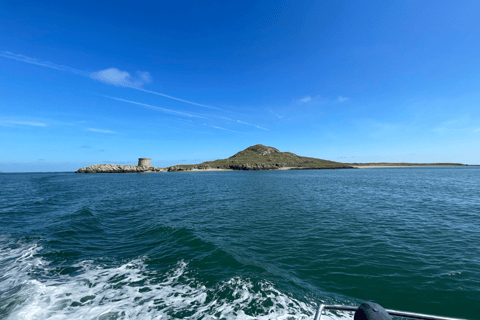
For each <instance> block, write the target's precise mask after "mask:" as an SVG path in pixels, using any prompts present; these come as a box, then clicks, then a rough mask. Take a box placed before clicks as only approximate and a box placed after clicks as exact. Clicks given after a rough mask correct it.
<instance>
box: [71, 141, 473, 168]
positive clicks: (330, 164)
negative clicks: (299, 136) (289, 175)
mask: <svg viewBox="0 0 480 320" xmlns="http://www.w3.org/2000/svg"><path fill="white" fill-rule="evenodd" d="M142 159H143V158H142ZM139 164H140V162H139ZM148 164H149V162H148ZM411 166H414V167H418V166H464V165H463V164H460V163H385V162H383V163H341V162H335V161H329V160H323V159H317V158H309V157H302V156H298V155H296V154H294V153H291V152H280V151H279V150H278V149H276V148H273V147H267V146H264V145H262V144H256V145H254V146H251V147H248V148H246V149H245V150H242V151H240V152H238V153H236V154H234V155H233V156H231V157H230V158H227V159H220V160H215V161H207V162H202V163H200V164H182V165H175V166H171V167H166V168H159V167H152V166H149V165H138V166H133V165H131V166H124V165H115V164H95V165H92V166H88V167H85V168H81V169H78V170H77V171H76V173H147V172H179V171H227V170H308V169H353V168H378V167H411Z"/></svg>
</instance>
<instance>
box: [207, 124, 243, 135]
mask: <svg viewBox="0 0 480 320" xmlns="http://www.w3.org/2000/svg"><path fill="white" fill-rule="evenodd" d="M210 127H212V128H214V129H219V130H224V131H230V132H234V133H239V134H246V135H249V133H245V132H240V131H235V130H230V129H226V128H222V127H219V126H213V125H210Z"/></svg>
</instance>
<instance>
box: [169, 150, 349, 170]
mask: <svg viewBox="0 0 480 320" xmlns="http://www.w3.org/2000/svg"><path fill="white" fill-rule="evenodd" d="M287 168H288V169H345V168H352V166H351V165H350V164H345V163H340V162H334V161H328V160H322V159H316V158H308V157H301V156H297V155H296V154H294V153H291V152H280V151H279V150H278V149H276V148H272V147H267V146H264V145H262V144H257V145H254V146H251V147H248V148H247V149H245V150H243V151H240V152H238V153H236V154H234V155H233V156H231V157H230V158H227V159H220V160H215V161H207V162H202V163H200V164H195V165H177V166H172V167H169V168H168V171H188V170H195V169H197V170H208V169H226V170H278V169H287Z"/></svg>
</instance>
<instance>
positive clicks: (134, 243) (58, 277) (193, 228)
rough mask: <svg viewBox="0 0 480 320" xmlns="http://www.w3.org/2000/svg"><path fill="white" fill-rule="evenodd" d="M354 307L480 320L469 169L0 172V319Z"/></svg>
mask: <svg viewBox="0 0 480 320" xmlns="http://www.w3.org/2000/svg"><path fill="white" fill-rule="evenodd" d="M364 301H373V302H376V303H379V304H380V305H382V306H383V307H384V308H387V309H397V310H403V311H410V312H419V313H427V314H434V315H440V316H448V317H457V318H465V319H480V167H459V168H455V167H438V168H433V167H432V168H381V169H343V170H305V171H231V172H179V173H150V174H74V173H2V174H0V319H8V320H19V319H55V320H57V319H98V320H107V319H109V320H110V319H313V317H314V314H315V310H316V307H317V305H318V304H319V303H328V304H344V305H353V306H358V305H359V304H360V303H362V302H364ZM322 319H330V320H335V319H353V314H352V313H351V312H328V313H326V314H325V315H324V316H322Z"/></svg>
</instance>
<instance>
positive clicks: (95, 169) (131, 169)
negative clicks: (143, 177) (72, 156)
mask: <svg viewBox="0 0 480 320" xmlns="http://www.w3.org/2000/svg"><path fill="white" fill-rule="evenodd" d="M165 171H167V170H166V169H165V168H158V167H143V166H142V167H141V166H122V165H118V164H94V165H92V166H88V167H85V168H80V169H78V170H77V171H76V172H75V173H148V172H165Z"/></svg>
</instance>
